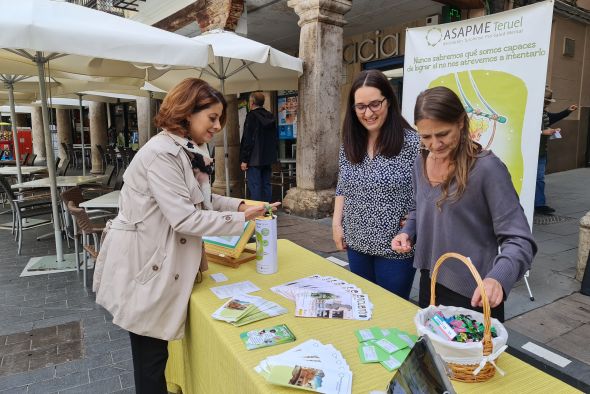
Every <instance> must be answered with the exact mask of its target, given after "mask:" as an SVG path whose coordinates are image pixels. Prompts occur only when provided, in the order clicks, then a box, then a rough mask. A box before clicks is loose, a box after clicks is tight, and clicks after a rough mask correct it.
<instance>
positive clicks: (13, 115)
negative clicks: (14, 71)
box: [6, 82, 23, 183]
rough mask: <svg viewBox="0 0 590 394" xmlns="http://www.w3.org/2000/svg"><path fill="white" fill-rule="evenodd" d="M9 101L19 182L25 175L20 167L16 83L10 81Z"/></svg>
mask: <svg viewBox="0 0 590 394" xmlns="http://www.w3.org/2000/svg"><path fill="white" fill-rule="evenodd" d="M6 85H7V87H8V101H9V103H10V120H11V123H12V140H13V141H14V161H15V162H16V177H17V179H18V183H23V175H22V173H21V169H20V149H19V146H18V131H17V128H16V127H17V125H16V108H15V106H14V84H13V83H12V82H8V83H7V84H6Z"/></svg>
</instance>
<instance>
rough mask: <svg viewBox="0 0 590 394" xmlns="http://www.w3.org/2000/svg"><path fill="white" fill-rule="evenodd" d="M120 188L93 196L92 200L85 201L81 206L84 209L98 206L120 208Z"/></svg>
mask: <svg viewBox="0 0 590 394" xmlns="http://www.w3.org/2000/svg"><path fill="white" fill-rule="evenodd" d="M120 194H121V191H120V190H114V191H112V192H110V193H107V194H103V195H102V196H99V197H96V198H93V199H92V200H88V201H84V202H83V203H81V204H80V206H81V207H82V208H84V209H96V208H119V195H120Z"/></svg>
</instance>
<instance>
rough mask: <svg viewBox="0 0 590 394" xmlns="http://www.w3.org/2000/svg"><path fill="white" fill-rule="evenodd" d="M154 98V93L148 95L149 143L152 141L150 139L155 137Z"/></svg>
mask: <svg viewBox="0 0 590 394" xmlns="http://www.w3.org/2000/svg"><path fill="white" fill-rule="evenodd" d="M152 97H154V94H153V93H152V92H149V93H148V108H147V110H148V124H147V127H148V129H147V136H148V141H149V140H150V138H152V137H153V135H152Z"/></svg>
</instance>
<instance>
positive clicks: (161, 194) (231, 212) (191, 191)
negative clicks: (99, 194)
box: [93, 78, 264, 394]
mask: <svg viewBox="0 0 590 394" xmlns="http://www.w3.org/2000/svg"><path fill="white" fill-rule="evenodd" d="M225 120H226V102H225V100H224V98H223V95H222V94H221V93H219V92H218V91H216V90H215V89H213V88H212V87H211V86H209V85H208V84H207V83H206V82H204V81H202V80H200V79H196V78H189V79H186V80H184V81H183V82H181V83H180V84H178V85H177V86H176V87H175V88H173V89H172V90H171V91H170V92H169V93H168V95H167V96H166V98H165V99H164V102H163V103H162V106H161V108H160V111H159V112H158V115H157V116H156V118H155V123H156V126H158V127H161V128H162V129H163V130H164V131H162V132H161V133H159V134H158V135H156V136H155V137H153V138H152V139H150V140H149V141H148V143H147V144H146V145H145V146H143V147H142V148H141V149H140V150H139V152H138V153H137V155H136V156H135V157H134V159H133V161H132V162H131V164H130V166H129V168H128V169H127V170H126V172H125V175H124V182H125V183H124V186H123V189H122V190H121V197H120V199H119V215H118V216H117V217H116V218H115V219H113V220H112V221H111V222H110V223H109V224H108V225H107V235H106V237H105V240H104V242H103V244H102V248H101V251H100V254H99V256H98V259H97V264H96V269H95V273H94V285H93V289H94V291H96V292H97V295H96V302H97V303H98V304H100V305H102V306H103V307H105V308H106V309H107V310H108V311H109V312H110V313H111V314H112V315H113V323H114V324H116V325H118V326H120V327H122V328H124V329H125V330H127V331H129V334H130V337H131V350H132V354H133V366H134V370H135V385H136V392H137V393H142V394H143V393H164V394H165V393H166V392H167V391H166V380H165V378H164V369H165V367H166V361H167V359H168V351H167V344H168V342H167V341H169V340H173V339H179V338H182V337H183V335H184V323H185V319H186V313H187V307H188V302H189V298H190V295H191V291H192V288H193V286H194V283H195V279H196V278H197V274H198V272H199V267H201V270H204V269H206V261H205V254H204V253H203V242H202V239H201V237H202V236H203V235H205V234H206V235H238V234H241V232H242V231H243V228H244V223H245V221H246V220H252V219H254V218H256V217H257V216H260V215H261V214H263V211H264V207H246V206H245V205H244V203H243V202H242V201H241V200H239V199H235V198H227V197H221V196H217V195H211V188H210V185H209V177H208V168H209V167H208V166H207V164H209V165H210V164H211V159H210V158H209V157H208V156H209V155H208V150H207V146H206V144H207V142H209V141H211V139H212V138H213V136H214V135H215V134H216V133H218V132H219V131H221V129H222V128H223V125H224V123H225Z"/></svg>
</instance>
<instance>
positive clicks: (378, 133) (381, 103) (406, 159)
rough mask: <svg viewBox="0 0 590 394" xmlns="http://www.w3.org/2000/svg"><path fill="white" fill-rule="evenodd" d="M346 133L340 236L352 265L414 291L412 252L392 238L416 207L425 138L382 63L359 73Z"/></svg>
mask: <svg viewBox="0 0 590 394" xmlns="http://www.w3.org/2000/svg"><path fill="white" fill-rule="evenodd" d="M342 140H343V144H342V147H341V149H340V161H339V168H340V171H339V176H338V185H337V187H336V201H335V207H334V217H333V222H332V234H333V238H334V242H335V243H336V246H337V247H338V249H339V250H346V251H347V253H348V262H349V266H350V270H351V271H352V272H354V273H355V274H357V275H360V276H362V277H363V278H365V279H367V280H370V281H371V282H374V283H376V284H378V285H379V286H381V287H383V288H385V289H387V290H389V291H391V292H393V293H395V294H397V295H398V296H400V297H403V298H405V299H408V298H409V295H410V290H411V288H412V282H413V280H414V273H415V269H414V268H413V266H412V263H413V257H412V254H411V253H410V254H404V253H398V252H394V251H393V250H391V247H390V245H391V238H393V236H394V235H395V234H397V232H398V231H399V229H400V225H401V222H402V221H403V220H404V218H405V216H406V215H407V214H408V212H409V210H410V208H411V202H412V166H413V164H414V160H415V159H416V156H417V155H418V151H419V139H418V136H417V135H416V133H415V132H414V131H413V130H412V128H411V127H410V125H409V124H408V122H406V120H405V119H404V118H403V117H402V115H401V113H400V110H399V106H398V103H397V100H396V98H395V95H394V93H393V89H392V88H391V85H390V84H389V81H388V80H387V78H386V77H385V75H383V73H381V72H380V71H377V70H368V71H363V72H361V73H360V74H359V75H358V76H357V77H356V79H355V80H354V82H353V84H352V87H351V89H350V94H349V96H348V106H347V110H346V117H345V119H344V125H343V130H342Z"/></svg>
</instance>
